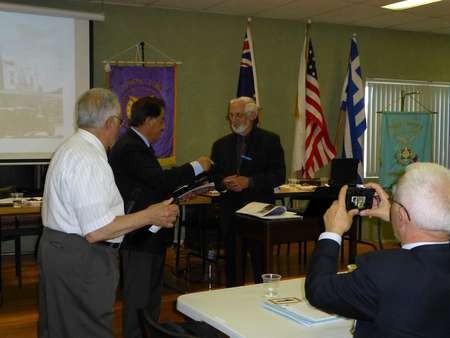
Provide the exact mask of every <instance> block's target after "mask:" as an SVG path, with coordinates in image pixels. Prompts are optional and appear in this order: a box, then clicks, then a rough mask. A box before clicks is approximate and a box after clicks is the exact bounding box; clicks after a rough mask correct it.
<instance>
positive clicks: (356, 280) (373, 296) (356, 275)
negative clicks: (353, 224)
mask: <svg viewBox="0 0 450 338" xmlns="http://www.w3.org/2000/svg"><path fill="white" fill-rule="evenodd" d="M339 248H340V246H339V245H338V244H337V243H336V242H335V241H333V240H330V239H322V240H320V241H318V242H317V245H316V248H315V250H314V253H313V257H312V261H311V265H310V268H309V271H308V275H307V277H306V282H305V295H306V298H307V299H308V301H309V302H310V304H311V305H313V306H315V307H317V308H319V309H321V310H323V311H327V312H331V313H336V314H338V315H341V316H344V317H348V318H354V319H360V320H371V319H373V318H374V317H375V315H376V313H377V300H378V299H379V292H378V290H377V287H376V285H375V283H374V282H373V280H372V279H371V277H370V272H369V271H368V268H369V266H368V262H367V259H366V258H367V257H365V256H361V257H358V258H357V266H358V268H357V269H356V270H354V271H353V272H351V273H342V274H336V272H337V262H338V255H339Z"/></svg>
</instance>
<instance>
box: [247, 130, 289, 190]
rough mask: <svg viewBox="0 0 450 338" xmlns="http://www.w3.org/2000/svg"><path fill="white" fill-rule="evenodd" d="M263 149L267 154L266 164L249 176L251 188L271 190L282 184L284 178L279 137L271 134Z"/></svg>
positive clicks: (282, 156)
mask: <svg viewBox="0 0 450 338" xmlns="http://www.w3.org/2000/svg"><path fill="white" fill-rule="evenodd" d="M263 151H264V152H266V153H267V154H268V162H267V166H266V167H265V168H264V170H262V171H260V172H258V173H256V174H254V175H252V177H251V179H252V183H253V189H254V190H256V191H267V190H272V189H273V188H275V187H278V186H279V185H281V184H283V183H284V182H285V179H286V165H285V162H284V151H283V147H282V146H281V142H280V137H279V136H278V135H273V137H270V138H267V142H265V145H264V147H263Z"/></svg>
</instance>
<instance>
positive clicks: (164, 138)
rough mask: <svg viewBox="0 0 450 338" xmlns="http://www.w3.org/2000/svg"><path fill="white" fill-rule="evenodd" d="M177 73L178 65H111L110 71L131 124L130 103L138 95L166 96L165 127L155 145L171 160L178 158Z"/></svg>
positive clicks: (123, 112) (161, 156) (126, 117)
mask: <svg viewBox="0 0 450 338" xmlns="http://www.w3.org/2000/svg"><path fill="white" fill-rule="evenodd" d="M175 74H176V69H175V66H166V67H150V66H148V67H147V66H146V67H141V66H111V72H110V74H109V86H110V88H111V90H112V91H113V92H114V93H116V94H117V95H118V96H119V100H120V105H121V107H122V117H123V119H124V121H125V122H124V125H125V126H128V119H129V117H130V116H131V106H132V105H133V103H134V102H136V101H137V100H138V99H139V98H141V97H143V96H156V97H159V98H162V99H163V100H164V102H165V103H166V107H165V117H164V120H165V121H164V122H165V127H164V131H163V133H162V135H161V137H160V139H159V140H158V141H157V142H156V143H154V144H153V145H152V146H153V149H154V150H155V153H156V156H157V157H158V158H161V159H166V160H169V162H170V163H172V162H173V163H174V162H175V134H174V133H175V126H174V121H175V78H176V76H175ZM124 131H125V128H123V130H122V133H123V132H124ZM170 163H165V164H170Z"/></svg>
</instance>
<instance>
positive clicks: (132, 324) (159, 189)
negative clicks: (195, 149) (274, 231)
mask: <svg viewBox="0 0 450 338" xmlns="http://www.w3.org/2000/svg"><path fill="white" fill-rule="evenodd" d="M109 160H110V164H111V167H112V169H113V172H114V178H115V180H116V184H117V187H118V188H119V191H120V193H121V194H122V197H123V199H124V202H125V209H127V208H129V206H130V203H131V202H132V200H133V209H132V210H128V211H138V210H142V209H144V208H146V207H147V206H148V205H150V204H153V203H157V202H161V201H163V200H164V199H167V198H169V197H170V194H171V192H172V191H173V190H175V188H176V187H178V186H179V185H182V184H187V183H190V182H191V181H193V180H194V178H195V173H194V169H193V168H192V166H191V165H190V164H189V163H187V164H184V165H182V166H180V167H176V168H172V169H168V170H163V169H162V168H161V165H160V164H159V162H158V159H157V158H156V156H155V153H154V151H153V148H152V147H151V146H150V147H147V145H146V144H145V142H144V141H143V140H142V139H141V138H140V136H139V135H138V134H136V133H135V132H134V131H133V130H131V129H130V130H128V131H127V132H126V134H124V135H123V136H122V137H121V138H120V139H119V140H118V141H117V142H116V144H115V145H114V147H113V148H112V150H111V153H110V158H109ZM136 191H138V192H139V193H138V194H136ZM148 228H149V226H146V227H143V228H140V229H138V230H135V231H133V232H130V233H128V234H127V235H126V236H125V239H124V241H123V245H122V248H123V250H122V258H123V273H124V278H123V280H124V291H123V304H124V309H123V326H124V330H123V333H124V337H125V338H136V337H141V336H142V334H141V330H140V326H139V320H138V310H139V309H141V308H149V309H151V313H152V317H153V319H154V320H156V321H157V320H158V318H159V312H160V304H161V292H162V283H163V269H164V261H165V252H166V248H167V246H168V245H169V244H170V243H171V242H172V234H173V231H172V229H165V228H162V229H161V230H159V231H158V232H157V233H156V234H154V233H152V232H150V231H148Z"/></svg>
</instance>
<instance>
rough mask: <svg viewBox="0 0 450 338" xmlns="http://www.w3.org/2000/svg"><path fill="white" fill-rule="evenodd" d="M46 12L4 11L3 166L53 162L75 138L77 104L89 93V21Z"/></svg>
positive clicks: (0, 38)
mask: <svg viewBox="0 0 450 338" xmlns="http://www.w3.org/2000/svg"><path fill="white" fill-rule="evenodd" d="M24 7H25V6H24ZM27 8H28V7H27ZM41 12H42V9H40V10H39V14H30V13H23V12H22V13H19V12H13V11H3V10H2V8H1V6H0V160H2V162H3V163H4V162H5V161H6V162H10V163H14V161H15V160H16V161H24V160H36V159H39V160H48V159H50V157H51V155H52V153H53V152H54V151H55V149H56V148H57V147H58V145H60V144H61V143H62V142H63V141H64V139H66V138H67V137H69V136H70V135H71V134H73V132H74V130H75V121H74V104H75V101H76V99H77V97H78V96H79V95H80V94H81V93H82V92H83V91H85V90H87V89H88V88H89V75H90V70H89V55H90V53H89V35H90V34H89V19H80V18H74V17H70V15H67V14H68V13H69V14H70V12H68V11H59V12H58V11H57V10H56V11H55V10H50V12H51V15H42V14H41ZM55 12H58V13H60V12H61V13H63V14H64V15H65V16H57V15H55ZM75 13H78V12H75Z"/></svg>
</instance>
